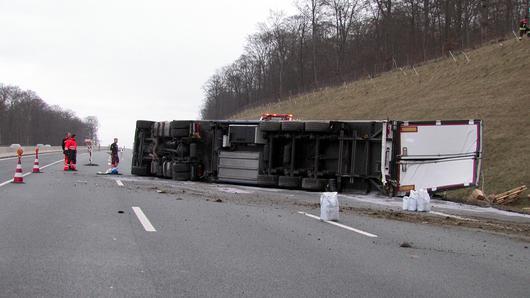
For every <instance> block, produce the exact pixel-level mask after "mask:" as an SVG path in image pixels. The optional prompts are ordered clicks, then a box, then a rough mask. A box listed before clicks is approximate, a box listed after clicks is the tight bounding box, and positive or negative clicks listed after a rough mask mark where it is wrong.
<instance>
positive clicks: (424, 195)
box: [421, 189, 431, 212]
mask: <svg viewBox="0 0 530 298" xmlns="http://www.w3.org/2000/svg"><path fill="white" fill-rule="evenodd" d="M421 196H422V200H423V204H424V211H425V212H430V211H431V196H430V195H429V192H428V191H427V190H426V189H423V192H422V195H421Z"/></svg>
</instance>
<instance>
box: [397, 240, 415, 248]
mask: <svg viewBox="0 0 530 298" xmlns="http://www.w3.org/2000/svg"><path fill="white" fill-rule="evenodd" d="M399 247H404V248H412V244H411V243H408V242H406V241H404V242H401V244H400V245H399Z"/></svg>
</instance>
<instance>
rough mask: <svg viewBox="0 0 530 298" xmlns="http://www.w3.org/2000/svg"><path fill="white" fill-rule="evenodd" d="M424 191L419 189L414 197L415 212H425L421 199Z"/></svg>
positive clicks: (423, 201) (423, 202)
mask: <svg viewBox="0 0 530 298" xmlns="http://www.w3.org/2000/svg"><path fill="white" fill-rule="evenodd" d="M424 191H425V189H420V190H419V191H418V192H417V196H416V210H418V211H419V212H423V211H425V200H424V199H423V197H424Z"/></svg>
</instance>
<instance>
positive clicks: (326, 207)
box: [320, 192, 339, 221]
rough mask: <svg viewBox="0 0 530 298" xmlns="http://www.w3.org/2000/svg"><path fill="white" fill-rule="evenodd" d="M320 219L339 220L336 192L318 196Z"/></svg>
mask: <svg viewBox="0 0 530 298" xmlns="http://www.w3.org/2000/svg"><path fill="white" fill-rule="evenodd" d="M320 219H321V220H335V221H338V220H339V199H338V198H337V192H323V193H322V194H321V195H320Z"/></svg>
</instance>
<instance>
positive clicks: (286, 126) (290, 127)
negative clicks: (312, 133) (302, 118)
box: [281, 121, 304, 131]
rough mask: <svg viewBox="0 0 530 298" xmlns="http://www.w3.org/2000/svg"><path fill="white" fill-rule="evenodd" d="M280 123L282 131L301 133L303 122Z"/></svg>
mask: <svg viewBox="0 0 530 298" xmlns="http://www.w3.org/2000/svg"><path fill="white" fill-rule="evenodd" d="M281 123H282V131H303V130H304V122H298V121H285V122H281Z"/></svg>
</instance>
